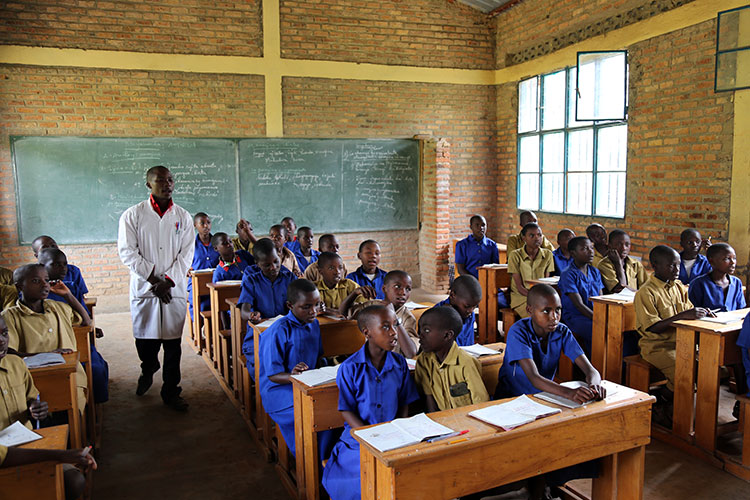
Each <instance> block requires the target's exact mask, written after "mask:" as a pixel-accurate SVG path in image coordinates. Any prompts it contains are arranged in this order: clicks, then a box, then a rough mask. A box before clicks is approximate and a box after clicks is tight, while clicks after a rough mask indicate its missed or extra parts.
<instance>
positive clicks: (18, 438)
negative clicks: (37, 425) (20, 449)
mask: <svg viewBox="0 0 750 500" xmlns="http://www.w3.org/2000/svg"><path fill="white" fill-rule="evenodd" d="M37 439H42V436H40V435H39V434H37V433H36V432H34V431H32V430H29V429H28V428H27V427H26V426H24V425H23V424H22V423H21V422H19V421H15V422H14V423H13V425H10V426H9V427H6V428H5V429H3V430H2V431H0V445H3V446H18V445H22V444H26V443H30V442H32V441H36V440H37Z"/></svg>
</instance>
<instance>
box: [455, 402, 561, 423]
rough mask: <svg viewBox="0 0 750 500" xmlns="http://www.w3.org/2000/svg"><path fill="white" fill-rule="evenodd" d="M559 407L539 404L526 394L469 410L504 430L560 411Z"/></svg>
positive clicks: (475, 416) (472, 415)
mask: <svg viewBox="0 0 750 500" xmlns="http://www.w3.org/2000/svg"><path fill="white" fill-rule="evenodd" d="M561 411H562V410H560V409H559V408H551V407H549V406H545V405H543V404H539V403H537V402H536V401H534V400H533V399H531V398H530V397H528V396H525V395H524V396H519V397H517V398H516V399H514V400H512V401H508V402H507V403H500V404H496V405H492V406H486V407H484V408H481V409H479V410H474V411H472V412H469V416H470V417H474V418H476V419H479V420H481V421H482V422H487V423H488V424H490V425H494V426H496V427H500V428H502V429H504V430H506V431H509V430H511V429H515V428H516V427H518V426H519V425H524V424H528V423H529V422H533V421H534V420H536V419H538V418H543V417H548V416H549V415H554V414H555V413H560V412H561Z"/></svg>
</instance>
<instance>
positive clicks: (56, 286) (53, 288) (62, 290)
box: [49, 280, 70, 296]
mask: <svg viewBox="0 0 750 500" xmlns="http://www.w3.org/2000/svg"><path fill="white" fill-rule="evenodd" d="M49 291H50V292H52V293H56V294H57V295H62V296H65V295H67V294H69V293H70V288H68V287H67V286H65V283H63V282H62V281H61V280H55V281H50V282H49Z"/></svg>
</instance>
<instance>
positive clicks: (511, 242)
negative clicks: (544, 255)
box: [506, 210, 555, 256]
mask: <svg viewBox="0 0 750 500" xmlns="http://www.w3.org/2000/svg"><path fill="white" fill-rule="evenodd" d="M519 219H520V222H521V228H522V229H523V227H524V226H526V224H539V221H538V220H537V218H536V214H535V213H534V212H532V211H531V210H526V211H524V212H521V215H520V216H519ZM523 245H524V241H523V234H522V233H518V234H514V235H512V236H510V237H508V243H507V244H506V246H507V247H508V248H507V252H508V255H509V256H510V253H511V252H512V251H513V250H518V249H519V248H521V247H522V246H523ZM542 248H546V249H547V250H549V251H550V252H554V251H555V246H554V245H553V244H552V242H551V241H550V240H548V239H547V237H546V236H544V235H542Z"/></svg>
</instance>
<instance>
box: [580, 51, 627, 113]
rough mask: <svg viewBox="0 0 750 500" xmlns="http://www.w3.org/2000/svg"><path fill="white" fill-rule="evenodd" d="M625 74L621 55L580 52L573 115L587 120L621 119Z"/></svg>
mask: <svg viewBox="0 0 750 500" xmlns="http://www.w3.org/2000/svg"><path fill="white" fill-rule="evenodd" d="M626 72H627V64H626V57H625V52H619V51H618V52H599V53H596V52H593V53H592V52H589V53H583V52H580V53H579V54H578V92H579V93H578V96H577V101H576V102H577V106H578V110H577V115H576V116H577V117H578V118H581V119H584V118H585V119H589V120H624V119H625V100H626V96H625V92H626V89H625V75H626Z"/></svg>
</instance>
